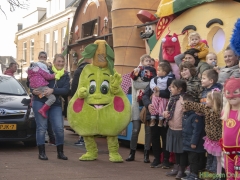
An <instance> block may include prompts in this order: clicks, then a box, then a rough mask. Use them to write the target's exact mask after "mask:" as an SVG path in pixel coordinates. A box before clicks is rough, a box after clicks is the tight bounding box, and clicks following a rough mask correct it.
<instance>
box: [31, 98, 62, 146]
mask: <svg viewBox="0 0 240 180" xmlns="http://www.w3.org/2000/svg"><path fill="white" fill-rule="evenodd" d="M43 105H44V103H42V102H40V101H33V104H32V108H33V112H34V116H35V120H36V124H37V131H36V139H37V145H38V146H39V145H43V144H45V133H46V130H47V126H48V125H47V124H48V119H49V120H50V122H51V124H52V129H53V132H54V134H55V138H56V141H55V143H56V145H57V146H58V145H61V144H63V143H64V129H63V117H62V107H61V106H51V107H50V109H49V110H48V112H47V113H46V114H47V116H48V119H45V118H44V117H42V115H41V114H40V113H39V112H38V110H39V109H40V108H41V107H42V106H43Z"/></svg>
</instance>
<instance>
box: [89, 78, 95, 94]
mask: <svg viewBox="0 0 240 180" xmlns="http://www.w3.org/2000/svg"><path fill="white" fill-rule="evenodd" d="M95 91H96V82H95V81H91V82H90V88H89V93H90V94H93V93H94V92H95Z"/></svg>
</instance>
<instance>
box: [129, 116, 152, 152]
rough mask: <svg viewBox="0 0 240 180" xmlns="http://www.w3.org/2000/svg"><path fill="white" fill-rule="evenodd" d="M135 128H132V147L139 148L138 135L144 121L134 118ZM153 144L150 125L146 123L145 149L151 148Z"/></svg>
mask: <svg viewBox="0 0 240 180" xmlns="http://www.w3.org/2000/svg"><path fill="white" fill-rule="evenodd" d="M132 123H133V130H132V137H131V142H130V148H131V149H132V150H136V149H137V142H138V135H139V132H140V128H141V124H142V122H141V121H140V120H133V121H132ZM150 146H151V131H150V126H146V125H145V144H144V150H150Z"/></svg>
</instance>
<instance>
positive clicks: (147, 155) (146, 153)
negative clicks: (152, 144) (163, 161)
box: [144, 150, 150, 163]
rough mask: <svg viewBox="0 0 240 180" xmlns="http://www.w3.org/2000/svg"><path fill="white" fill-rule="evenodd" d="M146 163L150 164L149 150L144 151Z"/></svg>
mask: <svg viewBox="0 0 240 180" xmlns="http://www.w3.org/2000/svg"><path fill="white" fill-rule="evenodd" d="M144 163H150V160H149V150H144Z"/></svg>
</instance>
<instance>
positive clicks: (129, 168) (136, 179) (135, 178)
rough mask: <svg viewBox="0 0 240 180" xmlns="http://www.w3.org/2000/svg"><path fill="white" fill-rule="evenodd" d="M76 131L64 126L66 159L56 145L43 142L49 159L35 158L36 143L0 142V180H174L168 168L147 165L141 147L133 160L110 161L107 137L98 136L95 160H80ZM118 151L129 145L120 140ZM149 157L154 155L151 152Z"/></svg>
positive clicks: (124, 151) (82, 150)
mask: <svg viewBox="0 0 240 180" xmlns="http://www.w3.org/2000/svg"><path fill="white" fill-rule="evenodd" d="M77 140H78V135H77V134H75V133H73V132H71V131H68V130H65V146H64V154H65V155H66V156H67V157H68V160H67V161H64V160H59V159H57V151H56V147H55V146H51V145H49V144H46V154H47V156H48V159H49V160H48V161H42V160H39V159H38V149H37V147H25V146H24V145H23V143H21V142H11V143H10V142H1V143H0V180H58V179H59V180H68V179H69V180H77V179H80V180H170V179H171V180H173V179H175V178H174V177H167V176H165V173H166V172H167V171H169V170H165V169H161V168H150V164H149V163H143V147H140V148H138V150H137V152H136V156H135V161H132V162H126V161H124V162H123V163H112V162H110V161H109V160H108V159H109V157H108V149H107V143H106V139H105V138H104V137H97V138H96V142H97V144H98V150H99V155H98V159H97V160H96V161H89V162H86V161H79V157H80V156H81V155H82V154H83V153H85V147H84V146H76V145H74V142H76V141H77ZM119 153H120V154H121V155H122V157H123V158H124V159H126V158H127V157H128V154H129V146H128V145H126V143H123V142H120V148H119ZM150 160H151V161H152V160H153V156H152V155H150Z"/></svg>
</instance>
